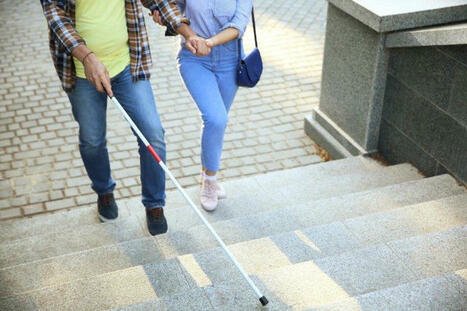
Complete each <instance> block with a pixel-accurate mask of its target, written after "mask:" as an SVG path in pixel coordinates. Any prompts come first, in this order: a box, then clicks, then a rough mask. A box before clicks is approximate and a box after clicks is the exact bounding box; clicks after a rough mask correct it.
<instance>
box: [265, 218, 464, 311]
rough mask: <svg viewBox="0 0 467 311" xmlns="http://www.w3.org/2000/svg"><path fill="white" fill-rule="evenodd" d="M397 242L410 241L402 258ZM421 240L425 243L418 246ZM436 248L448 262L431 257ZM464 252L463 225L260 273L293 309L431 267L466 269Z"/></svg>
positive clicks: (412, 277)
mask: <svg viewBox="0 0 467 311" xmlns="http://www.w3.org/2000/svg"><path fill="white" fill-rule="evenodd" d="M397 244H399V245H410V247H408V248H410V251H409V252H407V253H406V256H403V257H400V252H397V249H395V248H394V246H396V245H397ZM420 244H423V246H424V247H422V248H421V249H418V247H419V246H420ZM428 245H430V246H431V247H428ZM430 248H431V249H430ZM436 248H438V249H442V250H443V253H438V254H436V255H435V256H437V257H438V258H443V259H444V260H435V261H432V260H430V259H431V258H432V257H433V254H432V253H431V251H435V249H436ZM466 253H467V226H464V227H457V228H453V229H450V230H448V231H444V232H436V233H432V234H427V235H423V236H417V237H412V238H408V239H403V240H399V241H394V242H392V243H389V244H388V245H380V246H375V247H369V248H365V249H359V250H356V251H353V252H349V253H344V254H341V255H337V256H333V257H326V258H319V259H316V260H314V261H308V262H304V263H299V264H296V265H293V266H284V267H281V268H277V269H274V270H269V271H266V272H263V273H260V274H259V275H258V276H259V278H260V280H261V282H262V283H263V284H264V286H265V287H267V288H268V290H269V291H271V292H272V293H274V295H275V297H276V298H277V299H278V300H280V301H281V302H283V303H285V304H287V305H293V306H294V310H295V309H297V310H307V309H310V308H316V307H320V306H323V305H327V304H330V303H333V302H336V301H338V300H342V299H346V298H349V297H354V296H359V295H364V294H366V293H370V292H373V291H378V290H382V289H385V288H388V287H394V286H398V285H400V284H403V283H409V282H412V281H416V280H420V279H423V278H426V276H427V274H425V273H423V272H424V271H427V270H428V271H437V272H438V273H439V274H437V275H440V274H445V273H449V272H453V271H457V270H461V269H465V268H466V267H467V257H466V256H465V254H466ZM464 286H465V284H464ZM464 293H465V292H464ZM432 298H433V299H436V296H435V297H432ZM368 310H371V309H368ZM378 310H379V309H378ZM393 310H398V309H397V308H396V309H393Z"/></svg>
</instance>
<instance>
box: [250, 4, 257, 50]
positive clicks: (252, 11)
mask: <svg viewBox="0 0 467 311" xmlns="http://www.w3.org/2000/svg"><path fill="white" fill-rule="evenodd" d="M251 20H252V22H253V33H254V35H255V47H256V48H258V38H257V37H256V23H255V8H254V7H252V8H251Z"/></svg>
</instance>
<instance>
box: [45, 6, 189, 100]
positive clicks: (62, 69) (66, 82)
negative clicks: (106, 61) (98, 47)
mask: <svg viewBox="0 0 467 311" xmlns="http://www.w3.org/2000/svg"><path fill="white" fill-rule="evenodd" d="M122 1H125V12H126V20H127V28H128V45H129V47H130V59H131V61H130V66H131V73H132V76H133V79H134V80H148V79H149V77H150V68H151V64H152V61H151V51H150V49H149V41H148V35H147V32H146V26H145V24H144V18H143V13H142V6H141V4H142V5H144V6H145V7H146V8H148V9H149V10H151V12H153V11H154V10H159V11H160V13H161V16H162V18H163V19H164V20H165V21H167V26H168V29H176V28H177V27H178V26H179V25H180V24H181V23H186V24H189V21H188V20H187V19H186V18H184V17H182V16H181V14H180V12H179V11H178V9H177V7H176V3H175V0H122ZM41 5H42V9H43V11H44V15H45V18H46V20H47V24H48V26H49V46H50V52H51V54H52V60H53V62H54V65H55V69H56V70H57V74H58V77H59V78H60V80H61V82H62V87H63V89H64V90H65V92H67V93H69V92H71V91H72V89H73V86H74V84H75V80H76V73H75V65H74V63H73V57H72V56H71V52H72V51H73V49H74V48H75V47H77V46H78V45H80V44H86V43H85V42H84V40H83V38H81V37H80V35H79V34H78V33H77V32H76V30H75V27H74V25H75V0H41Z"/></svg>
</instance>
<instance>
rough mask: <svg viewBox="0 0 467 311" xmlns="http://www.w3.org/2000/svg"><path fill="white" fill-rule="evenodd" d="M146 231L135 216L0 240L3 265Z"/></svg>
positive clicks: (137, 235)
mask: <svg viewBox="0 0 467 311" xmlns="http://www.w3.org/2000/svg"><path fill="white" fill-rule="evenodd" d="M143 236H144V231H143V230H142V228H141V226H140V225H139V223H138V222H137V220H136V218H134V217H133V218H128V219H126V220H125V221H121V222H117V223H113V224H110V223H109V224H95V225H87V226H82V227H78V228H77V229H75V230H71V231H65V232H58V233H51V234H45V235H38V236H32V237H28V238H25V239H21V240H17V241H13V242H11V243H8V242H5V243H2V244H0V267H7V266H11V265H18V264H21V263H26V262H30V261H34V260H39V259H44V258H48V257H53V256H59V255H64V254H68V253H73V252H79V251H82V250H86V249H90V248H94V247H99V246H103V245H107V244H114V243H117V242H123V241H128V240H132V239H138V238H141V237H143Z"/></svg>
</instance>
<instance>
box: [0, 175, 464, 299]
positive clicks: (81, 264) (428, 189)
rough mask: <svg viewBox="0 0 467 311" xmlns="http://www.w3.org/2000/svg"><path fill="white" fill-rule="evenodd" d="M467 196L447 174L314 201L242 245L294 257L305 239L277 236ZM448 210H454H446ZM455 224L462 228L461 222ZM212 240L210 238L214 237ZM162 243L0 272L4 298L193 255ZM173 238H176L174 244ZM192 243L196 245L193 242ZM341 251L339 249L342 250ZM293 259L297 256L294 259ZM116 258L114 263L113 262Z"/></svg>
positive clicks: (136, 243)
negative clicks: (253, 243) (259, 242)
mask: <svg viewBox="0 0 467 311" xmlns="http://www.w3.org/2000/svg"><path fill="white" fill-rule="evenodd" d="M462 193H465V191H464V190H463V188H461V187H458V186H457V185H456V184H455V183H454V182H453V179H452V178H451V177H450V176H448V175H444V176H436V177H432V178H426V179H422V180H416V181H410V182H406V183H402V184H398V185H391V186H387V187H383V188H378V189H374V190H371V191H367V192H360V193H352V194H348V195H345V196H341V197H335V198H330V199H323V200H318V201H314V202H310V203H309V204H305V205H301V206H297V207H293V208H284V209H282V210H274V211H270V212H265V213H262V214H258V215H257V216H254V219H256V218H260V219H263V220H267V219H269V220H271V221H276V222H277V221H281V219H283V218H284V216H283V215H286V218H288V219H290V220H291V221H288V222H287V224H289V226H285V223H284V224H283V225H282V226H279V227H266V228H261V227H260V228H258V230H257V231H256V232H254V233H255V234H254V235H242V236H241V241H245V240H250V239H253V238H260V237H264V236H268V235H274V236H276V238H275V242H276V243H280V244H281V245H282V247H283V248H284V247H286V245H287V244H290V245H291V246H292V247H291V249H290V251H291V252H292V251H293V250H295V249H296V248H297V247H298V248H300V247H302V246H303V245H302V243H301V240H300V239H299V238H298V237H297V236H296V234H287V233H286V234H285V236H283V237H280V236H277V234H279V233H282V232H287V231H293V230H298V229H302V228H308V227H310V226H314V225H321V224H325V223H332V222H336V221H344V220H346V219H349V218H353V217H357V218H354V220H353V222H352V221H351V220H349V222H348V223H349V226H350V228H352V229H353V227H352V224H353V223H359V222H360V223H361V222H362V221H364V220H365V219H367V218H370V219H371V217H373V216H371V215H368V216H367V217H359V216H361V215H366V214H371V213H375V212H377V214H375V215H380V216H379V218H380V219H384V217H382V216H381V215H384V213H381V212H383V211H386V210H391V209H396V208H400V207H404V206H407V205H412V204H416V203H420V202H423V201H424V200H427V201H429V200H436V199H440V198H444V197H448V196H455V195H458V194H462ZM455 198H456V197H454V198H446V199H444V200H438V201H433V202H426V203H423V204H420V205H416V208H418V209H420V210H423V206H431V205H434V206H438V205H441V206H445V205H444V203H445V202H446V203H447V204H450V205H452V206H454V204H455V203H456V202H455ZM460 204H461V205H462V202H460ZM453 208H454V207H453ZM408 210H409V211H410V208H408ZM431 210H432V209H430V211H431ZM446 210H450V209H449V208H446ZM425 214H427V213H425ZM426 216H427V217H429V216H430V215H429V214H428V215H426ZM254 219H253V221H254ZM455 221H456V222H455V223H456V224H457V223H458V220H455ZM249 222H250V220H248V218H245V217H244V218H242V219H239V221H238V222H237V223H236V224H237V226H239V227H238V229H237V231H241V230H243V228H242V227H241V226H242V224H244V223H247V224H248V223H249ZM445 223H448V221H447V220H445ZM223 224H224V225H223ZM223 224H222V223H221V225H220V226H219V228H220V230H221V231H220V232H219V233H220V235H221V237H225V233H224V230H223V227H226V228H232V227H233V226H234V225H235V223H234V224H231V222H227V225H225V222H224V223H223ZM290 224H292V225H290ZM370 225H371V224H370ZM215 226H217V225H215ZM188 228H189V227H188ZM202 229H204V228H201V229H200V230H202ZM260 229H262V230H260ZM197 230H198V229H195V230H193V231H195V233H196V231H197ZM244 231H245V233H248V232H251V231H248V230H247V229H245V230H244ZM184 234H185V235H184ZM184 234H183V233H174V236H175V238H177V236H181V238H180V241H177V242H171V244H172V245H177V244H180V243H183V241H184V237H185V236H186V233H184ZM202 234H205V235H209V233H208V232H203V233H202ZM227 234H228V232H227ZM357 234H358V232H357ZM380 234H381V233H380ZM209 237H210V235H209V236H208V238H209ZM157 239H159V240H162V243H161V242H159V243H156V242H155V241H154V240H153V239H152V238H149V237H147V238H142V239H138V240H133V241H127V242H122V243H118V244H110V245H105V246H102V247H99V248H95V249H90V250H87V251H84V252H78V253H70V254H65V255H62V256H57V257H53V258H48V259H44V260H41V261H36V262H29V263H26V264H21V265H17V266H13V267H10V268H8V269H0V278H1V279H4V280H15V281H14V282H13V281H12V282H11V283H12V284H13V285H11V286H8V287H4V290H5V292H3V291H2V290H0V297H1V296H5V295H7V294H11V293H14V292H21V291H26V290H30V289H33V288H36V287H37V286H38V284H39V285H42V286H48V285H53V284H56V283H61V282H67V281H70V280H72V279H74V278H77V277H88V276H93V275H97V274H101V273H107V272H111V271H116V270H119V269H124V268H128V267H131V266H135V265H143V264H147V263H152V262H160V261H162V260H164V259H166V258H169V257H175V256H177V255H184V254H187V253H191V252H190V251H189V250H185V251H184V249H183V247H182V248H179V250H178V251H170V249H169V250H167V247H165V248H164V247H161V246H162V245H167V244H168V241H170V239H166V238H162V237H158V238H157ZM173 239H174V237H172V240H173ZM328 239H329V238H328ZM190 240H193V238H191V239H190ZM331 240H332V239H331ZM226 242H227V243H228V244H230V243H229V242H232V241H231V240H226ZM233 242H240V240H238V239H236V240H233ZM315 243H316V242H315ZM362 243H363V242H362ZM337 246H338V245H334V247H337ZM213 247H217V243H216V242H215V241H214V239H212V238H211V239H210V243H209V244H206V245H203V244H202V243H199V247H198V248H196V249H192V250H193V251H192V252H198V251H202V250H203V249H206V248H213ZM322 247H323V246H322V245H321V249H322ZM336 249H337V250H339V248H336ZM312 255H313V254H312ZM296 256H297V258H296V259H295V261H294V262H300V261H303V260H306V259H307V258H308V257H307V256H310V254H309V249H308V247H307V246H305V247H304V248H303V249H302V250H301V251H300V250H299V249H297V250H296ZM303 256H305V259H303ZM289 257H291V254H290V255H289ZM110 258H111V259H112V260H109V259H110ZM301 258H302V259H301Z"/></svg>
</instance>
